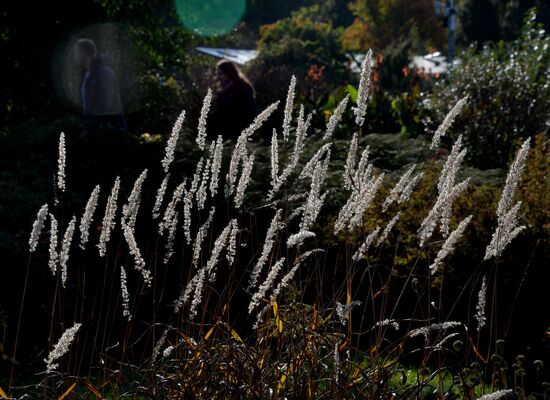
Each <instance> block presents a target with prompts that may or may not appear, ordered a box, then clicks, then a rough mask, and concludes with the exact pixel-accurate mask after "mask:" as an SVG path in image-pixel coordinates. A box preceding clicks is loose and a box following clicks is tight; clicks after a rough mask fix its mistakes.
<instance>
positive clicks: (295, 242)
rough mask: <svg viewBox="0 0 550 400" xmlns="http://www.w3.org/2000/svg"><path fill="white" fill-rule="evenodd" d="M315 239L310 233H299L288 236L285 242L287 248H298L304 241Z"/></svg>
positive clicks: (312, 233) (313, 234)
mask: <svg viewBox="0 0 550 400" xmlns="http://www.w3.org/2000/svg"><path fill="white" fill-rule="evenodd" d="M312 237H315V233H314V232H311V231H300V232H298V233H295V234H294V235H290V237H289V238H288V240H287V241H286V245H287V247H289V248H290V247H294V246H299V245H301V244H302V243H303V241H304V240H306V239H309V238H312Z"/></svg>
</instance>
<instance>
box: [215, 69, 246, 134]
mask: <svg viewBox="0 0 550 400" xmlns="http://www.w3.org/2000/svg"><path fill="white" fill-rule="evenodd" d="M216 77H217V80H218V89H217V91H216V98H215V106H214V112H213V118H212V119H213V125H214V129H215V130H214V132H218V133H219V134H221V135H222V136H223V138H224V139H232V140H236V139H237V138H238V137H239V135H240V133H241V132H242V130H243V129H245V128H246V127H248V126H249V125H250V123H251V122H252V121H253V120H254V118H255V117H256V114H257V107H256V99H255V95H254V88H253V86H252V84H251V83H250V81H249V80H248V78H247V77H246V76H245V75H244V74H243V73H242V72H241V71H240V70H239V68H238V67H237V66H236V65H235V64H234V63H232V62H231V61H228V60H221V61H219V62H218V64H217V74H216ZM218 133H216V134H218Z"/></svg>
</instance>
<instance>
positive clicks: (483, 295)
mask: <svg viewBox="0 0 550 400" xmlns="http://www.w3.org/2000/svg"><path fill="white" fill-rule="evenodd" d="M486 304H487V277H485V276H484V277H483V282H482V283H481V289H479V293H478V295H477V305H476V315H475V317H476V320H477V331H478V332H480V331H481V328H483V326H485V306H486Z"/></svg>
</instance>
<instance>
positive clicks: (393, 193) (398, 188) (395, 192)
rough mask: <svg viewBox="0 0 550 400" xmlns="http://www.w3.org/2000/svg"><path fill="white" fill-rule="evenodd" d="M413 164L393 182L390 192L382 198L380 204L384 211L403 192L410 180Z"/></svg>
mask: <svg viewBox="0 0 550 400" xmlns="http://www.w3.org/2000/svg"><path fill="white" fill-rule="evenodd" d="M415 167H416V166H415V165H412V166H411V167H410V168H409V169H408V170H407V171H406V172H405V173H404V174H403V175H402V176H401V178H400V179H399V181H398V182H397V183H396V184H395V186H394V187H393V188H392V189H391V190H390V194H389V195H388V197H386V200H384V203H383V204H382V210H383V211H384V212H385V211H387V210H388V207H389V206H391V205H392V203H393V202H396V201H398V200H399V197H400V195H401V194H402V193H403V191H404V190H405V188H406V187H407V185H408V184H409V183H410V181H411V175H412V173H413V171H414V169H415ZM411 191H412V189H411Z"/></svg>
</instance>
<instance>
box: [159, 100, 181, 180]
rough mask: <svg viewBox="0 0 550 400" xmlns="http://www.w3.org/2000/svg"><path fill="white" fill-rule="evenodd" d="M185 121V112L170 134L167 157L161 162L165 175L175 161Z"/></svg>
mask: <svg viewBox="0 0 550 400" xmlns="http://www.w3.org/2000/svg"><path fill="white" fill-rule="evenodd" d="M184 119H185V110H183V111H182V112H181V113H180V115H179V116H178V118H177V119H176V122H175V123H174V126H173V127H172V133H171V134H170V137H169V138H168V141H167V142H166V148H165V155H164V158H163V159H162V162H161V164H162V167H163V168H164V173H165V174H167V173H168V170H169V169H170V164H172V162H173V161H174V153H175V151H176V145H177V143H178V138H179V134H180V132H181V127H182V126H183V120H184Z"/></svg>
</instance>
